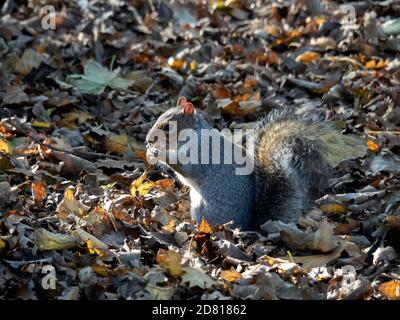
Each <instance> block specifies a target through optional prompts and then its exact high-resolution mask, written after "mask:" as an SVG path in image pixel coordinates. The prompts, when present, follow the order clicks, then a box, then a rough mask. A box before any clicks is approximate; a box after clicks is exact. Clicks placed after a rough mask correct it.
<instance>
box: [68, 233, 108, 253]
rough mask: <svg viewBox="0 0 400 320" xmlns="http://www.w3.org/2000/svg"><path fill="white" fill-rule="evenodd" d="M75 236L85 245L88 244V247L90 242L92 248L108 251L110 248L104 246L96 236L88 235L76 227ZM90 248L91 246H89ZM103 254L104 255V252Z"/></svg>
mask: <svg viewBox="0 0 400 320" xmlns="http://www.w3.org/2000/svg"><path fill="white" fill-rule="evenodd" d="M75 234H76V235H77V236H78V237H79V239H80V241H81V242H83V243H86V245H88V241H89V240H90V246H91V248H96V249H103V250H105V249H108V246H107V245H106V244H104V243H103V242H102V241H100V240H99V239H97V238H96V237H95V236H93V235H91V234H90V233H87V232H86V231H85V230H83V229H81V228H79V227H76V229H75ZM88 248H89V246H88ZM102 253H104V252H103V251H102Z"/></svg>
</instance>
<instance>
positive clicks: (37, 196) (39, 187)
mask: <svg viewBox="0 0 400 320" xmlns="http://www.w3.org/2000/svg"><path fill="white" fill-rule="evenodd" d="M31 190H32V196H33V201H35V203H41V202H42V201H43V200H44V199H45V198H46V196H47V186H46V183H45V182H43V181H33V182H32V183H31Z"/></svg>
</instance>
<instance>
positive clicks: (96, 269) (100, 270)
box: [88, 240, 109, 277]
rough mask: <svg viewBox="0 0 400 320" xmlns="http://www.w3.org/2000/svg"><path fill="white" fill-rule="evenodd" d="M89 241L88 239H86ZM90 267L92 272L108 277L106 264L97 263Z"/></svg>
mask: <svg viewBox="0 0 400 320" xmlns="http://www.w3.org/2000/svg"><path fill="white" fill-rule="evenodd" d="M88 241H90V240H88ZM91 268H92V269H93V271H94V272H96V273H97V274H99V275H101V276H103V277H108V276H109V270H108V268H107V267H106V266H104V265H99V264H92V265H91Z"/></svg>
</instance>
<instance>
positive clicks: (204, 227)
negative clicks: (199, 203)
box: [199, 217, 213, 234]
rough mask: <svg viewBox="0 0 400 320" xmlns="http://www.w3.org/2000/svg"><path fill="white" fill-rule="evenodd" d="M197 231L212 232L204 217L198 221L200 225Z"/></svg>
mask: <svg viewBox="0 0 400 320" xmlns="http://www.w3.org/2000/svg"><path fill="white" fill-rule="evenodd" d="M199 232H203V233H206V234H212V233H213V231H212V228H211V226H210V225H209V224H208V222H207V220H206V219H204V217H203V220H201V223H200V226H199Z"/></svg>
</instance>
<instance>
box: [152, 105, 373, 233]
mask: <svg viewBox="0 0 400 320" xmlns="http://www.w3.org/2000/svg"><path fill="white" fill-rule="evenodd" d="M184 129H191V130H194V132H195V134H197V135H198V137H200V138H201V136H202V135H204V132H207V130H212V129H213V128H212V127H211V126H210V124H209V123H208V122H207V121H206V120H205V118H204V116H203V115H202V113H201V111H200V110H196V109H195V107H194V106H193V104H192V103H190V102H188V101H187V99H186V98H185V97H180V98H179V100H178V103H177V105H176V107H173V108H171V109H169V110H167V111H166V112H165V113H164V114H162V115H161V116H160V117H159V118H158V120H157V121H156V122H155V124H154V125H153V127H152V128H151V129H150V131H149V132H148V134H147V137H146V142H147V146H148V149H147V157H148V158H151V157H153V158H154V157H155V156H156V155H159V153H160V152H163V153H164V154H165V158H164V160H163V161H162V162H164V163H165V164H167V165H168V166H169V167H171V168H172V170H173V171H174V172H175V173H176V174H177V176H178V177H179V179H180V180H181V181H182V182H183V183H184V184H185V185H187V186H189V188H190V200H191V216H192V218H193V219H194V220H196V222H197V223H200V222H201V220H202V218H203V217H204V218H205V219H206V220H207V221H208V222H209V223H210V224H224V223H226V222H229V221H231V220H233V221H234V223H235V226H238V227H241V228H242V229H243V230H258V229H259V227H260V225H261V224H263V223H264V222H266V221H267V220H268V219H273V220H275V219H279V220H281V221H283V222H295V221H297V219H298V217H299V215H300V214H301V213H302V212H303V211H304V210H305V209H307V208H308V207H309V206H310V204H311V202H312V201H313V200H315V199H316V198H318V197H319V196H321V195H322V192H323V191H324V190H325V189H326V188H327V186H328V178H329V176H330V174H331V171H332V168H333V167H334V166H336V165H337V164H338V163H339V162H341V161H342V160H345V159H347V158H349V157H351V156H353V155H361V154H362V152H364V151H365V147H364V144H362V143H361V142H360V141H359V140H358V139H356V137H353V136H350V135H342V134H340V133H339V132H338V131H337V130H336V129H335V128H334V127H333V126H332V124H331V123H329V122H328V121H320V122H315V121H313V120H311V119H309V118H308V117H304V116H301V115H298V114H296V113H295V112H293V110H291V109H289V108H287V107H285V108H282V109H276V110H273V111H271V112H270V113H269V114H268V115H267V116H266V117H265V118H264V119H262V120H261V121H259V122H258V124H257V127H256V129H255V130H254V133H253V135H252V137H251V138H252V139H253V141H254V154H253V155H252V156H253V158H254V159H253V161H254V170H253V171H252V172H251V173H250V174H245V175H238V174H237V171H236V169H237V168H238V166H239V164H236V163H235V162H232V163H224V162H223V163H219V164H203V163H201V161H198V162H197V163H191V162H190V161H189V162H187V163H180V162H179V161H173V159H172V158H173V155H175V156H176V154H177V153H179V152H180V150H183V149H184V148H183V147H184V143H183V142H178V143H177V145H176V146H171V145H170V142H169V140H168V137H169V136H170V135H171V134H173V133H174V134H177V133H179V132H182V131H183V130H184ZM160 131H161V132H162V133H163V134H165V137H166V138H160V137H159V132H160ZM218 139H219V140H220V142H221V143H224V144H225V143H227V144H231V145H230V146H231V147H232V148H233V149H234V150H236V151H239V152H240V149H241V148H242V147H241V146H239V145H236V144H235V143H233V142H232V141H231V140H227V139H226V137H225V136H224V135H223V134H221V133H218V134H217V140H218ZM194 141H195V142H192V144H193V143H195V144H197V145H196V146H195V147H198V150H200V149H201V147H202V146H201V145H200V144H201V139H197V140H194ZM203 147H204V145H203ZM206 148H208V150H207V151H209V150H210V149H211V148H213V147H212V146H211V145H206ZM202 150H203V149H202ZM183 152H186V153H187V149H185V151H183ZM217 152H218V151H217ZM221 152H222V151H221ZM250 156H251V155H250ZM196 157H198V158H199V159H200V157H201V155H200V154H199V155H196ZM175 160H176V159H175Z"/></svg>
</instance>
